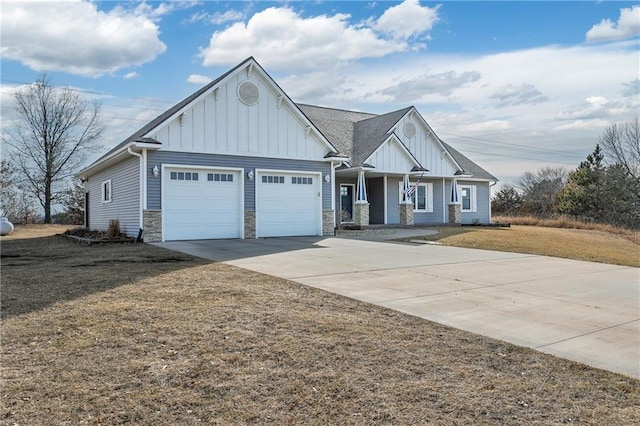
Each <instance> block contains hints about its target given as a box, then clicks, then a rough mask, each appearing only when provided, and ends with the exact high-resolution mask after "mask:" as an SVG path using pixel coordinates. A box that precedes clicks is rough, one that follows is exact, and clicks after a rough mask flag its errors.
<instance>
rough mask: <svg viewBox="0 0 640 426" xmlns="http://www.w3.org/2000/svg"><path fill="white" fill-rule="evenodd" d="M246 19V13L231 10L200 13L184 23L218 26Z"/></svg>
mask: <svg viewBox="0 0 640 426" xmlns="http://www.w3.org/2000/svg"><path fill="white" fill-rule="evenodd" d="M243 18H244V13H242V12H240V11H237V10H232V9H229V10H227V11H225V12H222V13H221V12H216V13H207V12H198V13H194V14H193V15H191V16H190V17H189V18H188V19H185V20H184V21H183V22H184V23H193V22H211V23H213V24H216V25H220V24H224V23H225V22H232V21H239V20H241V19H243Z"/></svg>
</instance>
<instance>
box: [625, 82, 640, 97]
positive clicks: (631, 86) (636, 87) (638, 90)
mask: <svg viewBox="0 0 640 426" xmlns="http://www.w3.org/2000/svg"><path fill="white" fill-rule="evenodd" d="M622 85H623V86H624V89H623V90H622V96H638V95H640V78H636V79H635V80H632V81H630V82H628V83H622Z"/></svg>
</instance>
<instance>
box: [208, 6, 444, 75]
mask: <svg viewBox="0 0 640 426" xmlns="http://www.w3.org/2000/svg"><path fill="white" fill-rule="evenodd" d="M408 16H410V17H411V19H408V18H407V17H408ZM393 17H395V18H396V19H404V21H402V22H401V24H398V22H396V23H395V25H391V22H392V18H393ZM350 18H351V16H350V15H347V14H340V13H338V14H335V15H332V16H328V15H319V16H312V17H303V16H302V15H301V14H299V13H297V12H296V11H295V10H294V9H293V8H291V7H288V6H286V7H281V8H276V7H270V8H268V9H265V10H263V11H261V12H258V13H256V14H254V15H253V16H252V17H251V18H250V19H249V20H248V21H247V22H246V23H244V22H236V23H234V24H233V25H231V26H229V27H228V28H226V29H224V30H221V31H216V32H215V33H213V35H212V36H211V40H210V42H209V45H208V46H207V47H203V48H200V54H199V56H200V57H201V58H202V59H203V65H205V66H216V65H232V64H236V63H238V62H240V61H241V60H243V59H245V58H247V57H248V56H255V57H256V59H258V61H260V62H261V63H262V64H263V65H264V66H265V67H267V68H268V69H270V70H283V71H299V70H315V69H317V68H328V67H332V66H340V65H344V64H347V63H350V62H353V61H357V60H360V59H364V58H380V57H384V56H387V55H389V54H392V53H398V52H406V51H409V50H420V49H422V48H423V47H424V46H423V44H420V43H416V44H413V45H412V44H410V43H409V42H408V41H407V38H409V37H411V36H416V35H422V34H425V33H426V32H427V31H429V30H430V29H431V28H432V26H433V24H434V23H435V22H437V7H436V8H433V9H430V8H427V7H422V6H420V5H419V4H418V2H417V0H407V1H405V2H404V3H402V4H400V5H398V6H393V7H391V8H389V9H387V10H386V11H385V12H384V13H383V15H382V16H381V17H380V19H378V20H375V19H370V20H368V21H366V22H364V23H360V24H352V23H350V22H349V20H350ZM385 34H391V35H393V36H394V37H396V38H393V37H392V38H390V37H389V36H388V35H385Z"/></svg>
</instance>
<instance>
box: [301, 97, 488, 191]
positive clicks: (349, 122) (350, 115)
mask: <svg viewBox="0 0 640 426" xmlns="http://www.w3.org/2000/svg"><path fill="white" fill-rule="evenodd" d="M297 105H298V108H300V110H302V112H303V113H304V114H305V115H306V116H307V118H308V119H309V120H311V122H312V123H313V124H314V125H315V126H316V127H317V128H318V130H320V131H321V132H322V133H323V134H324V136H325V137H326V138H327V139H329V142H331V143H333V145H334V146H335V147H336V148H338V150H339V151H340V153H341V154H343V155H346V156H347V157H350V158H351V159H352V161H351V165H352V166H361V165H363V164H362V163H363V161H365V160H366V159H367V158H368V157H369V156H370V155H371V154H372V153H373V152H374V151H375V150H376V149H377V148H378V147H379V146H380V144H382V143H383V142H384V141H385V140H386V139H387V138H388V136H389V135H390V133H391V129H392V128H393V126H394V125H395V124H396V123H397V122H398V121H399V120H400V119H401V118H402V117H403V116H404V115H405V114H406V113H408V112H409V110H411V108H413V107H407V108H404V109H401V110H398V111H394V112H390V113H387V114H382V115H378V114H370V113H365V112H358V111H348V110H342V109H335V108H326V107H319V106H314V105H307V104H297ZM439 140H440V139H439ZM440 142H441V143H442V145H443V146H444V147H445V149H446V150H447V151H449V153H450V154H451V156H452V157H453V159H454V160H455V161H456V162H457V163H458V164H459V165H460V167H461V168H462V169H463V170H464V172H466V173H467V174H469V175H470V176H471V177H473V178H477V179H488V180H498V179H497V178H496V177H495V176H493V175H492V174H491V173H489V172H488V171H486V170H485V169H483V168H482V167H480V166H479V165H477V164H476V163H474V162H473V161H471V160H470V159H469V158H467V157H466V156H464V155H463V154H462V153H460V152H459V151H457V150H455V149H454V148H453V147H452V146H451V145H449V144H446V143H444V142H443V141H442V140H440Z"/></svg>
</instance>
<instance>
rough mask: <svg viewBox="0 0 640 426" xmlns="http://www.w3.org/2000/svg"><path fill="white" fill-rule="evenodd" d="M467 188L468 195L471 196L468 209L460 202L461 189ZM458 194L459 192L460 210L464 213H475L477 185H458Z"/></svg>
mask: <svg viewBox="0 0 640 426" xmlns="http://www.w3.org/2000/svg"><path fill="white" fill-rule="evenodd" d="M463 189H468V190H469V197H470V198H471V200H470V201H471V202H470V203H469V207H470V208H468V209H465V208H464V203H463V202H462V190H463ZM458 194H460V204H461V205H460V211H461V212H464V213H475V212H477V211H478V197H477V186H476V185H458Z"/></svg>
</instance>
